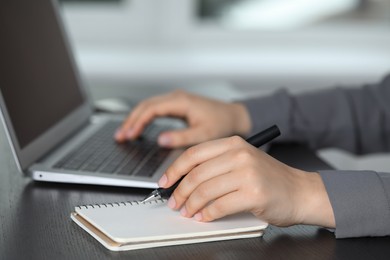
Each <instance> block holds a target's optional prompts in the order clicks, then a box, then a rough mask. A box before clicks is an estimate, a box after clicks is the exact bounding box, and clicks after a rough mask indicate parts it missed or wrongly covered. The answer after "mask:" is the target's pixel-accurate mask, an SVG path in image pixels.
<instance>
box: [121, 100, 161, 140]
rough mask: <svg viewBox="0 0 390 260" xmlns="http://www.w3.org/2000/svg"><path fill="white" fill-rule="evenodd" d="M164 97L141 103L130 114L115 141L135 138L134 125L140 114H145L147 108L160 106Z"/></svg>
mask: <svg viewBox="0 0 390 260" xmlns="http://www.w3.org/2000/svg"><path fill="white" fill-rule="evenodd" d="M161 98H164V97H161V96H160V97H152V98H150V99H147V100H145V101H142V102H141V103H139V104H138V105H137V106H136V107H135V108H134V109H133V110H132V111H131V113H130V114H129V116H128V117H127V118H126V119H125V120H124V121H123V123H122V125H121V127H120V128H118V130H117V132H116V134H115V139H116V140H117V141H124V140H127V139H129V137H132V136H134V131H133V125H134V121H135V120H136V118H138V116H139V114H141V113H143V111H145V109H147V107H150V106H153V104H158V102H159V100H160V99H161Z"/></svg>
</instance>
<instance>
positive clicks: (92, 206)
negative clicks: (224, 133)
mask: <svg viewBox="0 0 390 260" xmlns="http://www.w3.org/2000/svg"><path fill="white" fill-rule="evenodd" d="M166 201H167V199H157V200H152V201H147V202H142V200H133V201H121V202H108V203H100V204H99V203H97V204H87V205H78V206H76V208H79V209H95V208H103V207H106V208H108V207H112V208H113V207H121V206H135V205H146V204H153V203H154V204H157V203H160V202H161V203H163V202H166Z"/></svg>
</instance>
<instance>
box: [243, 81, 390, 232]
mask: <svg viewBox="0 0 390 260" xmlns="http://www.w3.org/2000/svg"><path fill="white" fill-rule="evenodd" d="M243 103H244V104H245V105H246V107H247V108H248V111H249V114H250V117H251V120H252V133H255V132H257V131H259V130H261V129H264V128H266V127H268V126H269V125H271V124H277V125H278V126H279V128H280V129H281V132H282V136H281V137H280V138H278V140H281V141H298V142H305V143H307V144H308V145H309V146H310V147H311V148H313V149H318V148H325V147H338V148H341V149H344V150H347V151H350V152H353V153H355V154H367V153H380V152H389V151H390V75H389V76H387V77H386V78H385V79H384V80H383V81H382V82H380V83H378V84H371V85H365V86H362V87H360V88H340V87H338V88H332V89H326V90H321V91H316V92H309V93H304V94H301V95H296V96H292V95H290V94H289V93H288V92H287V91H286V90H280V91H278V92H275V93H274V94H273V95H270V96H266V97H260V98H252V99H248V100H245V101H243ZM389 163H390V162H389ZM319 173H320V175H321V177H322V180H323V182H324V184H325V187H326V190H327V193H328V196H329V199H330V202H331V204H332V207H333V211H334V214H335V219H336V229H335V235H336V237H337V238H345V237H360V236H387V235H390V173H382V172H375V171H369V170H367V171H338V170H334V171H321V170H319Z"/></svg>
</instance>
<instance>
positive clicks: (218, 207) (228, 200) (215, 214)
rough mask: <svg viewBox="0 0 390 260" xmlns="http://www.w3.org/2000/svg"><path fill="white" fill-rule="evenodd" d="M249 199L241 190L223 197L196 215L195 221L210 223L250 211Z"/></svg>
mask: <svg viewBox="0 0 390 260" xmlns="http://www.w3.org/2000/svg"><path fill="white" fill-rule="evenodd" d="M247 201H248V198H245V196H244V194H243V193H241V192H240V191H239V190H238V191H234V192H231V193H228V194H226V195H225V196H222V197H220V198H218V199H216V200H214V201H213V202H211V203H209V204H208V205H207V206H206V207H204V208H203V209H202V210H200V211H199V212H197V213H196V214H195V215H194V218H195V220H197V221H201V222H209V221H213V220H215V219H219V218H222V217H225V216H228V215H233V214H236V213H239V212H244V211H249V202H247Z"/></svg>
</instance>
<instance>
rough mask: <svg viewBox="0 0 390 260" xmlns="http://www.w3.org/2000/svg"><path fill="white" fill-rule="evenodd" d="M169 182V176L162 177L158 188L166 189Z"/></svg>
mask: <svg viewBox="0 0 390 260" xmlns="http://www.w3.org/2000/svg"><path fill="white" fill-rule="evenodd" d="M167 182H168V178H167V176H166V175H165V174H164V175H163V176H161V178H160V180H159V181H158V186H159V187H165V185H166V184H167Z"/></svg>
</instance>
